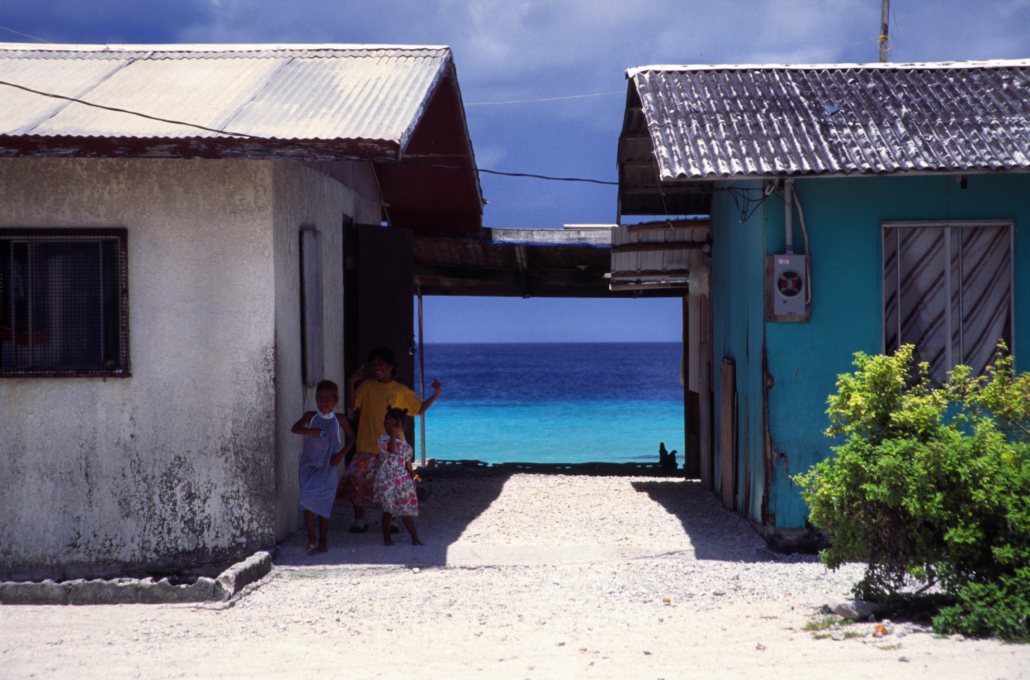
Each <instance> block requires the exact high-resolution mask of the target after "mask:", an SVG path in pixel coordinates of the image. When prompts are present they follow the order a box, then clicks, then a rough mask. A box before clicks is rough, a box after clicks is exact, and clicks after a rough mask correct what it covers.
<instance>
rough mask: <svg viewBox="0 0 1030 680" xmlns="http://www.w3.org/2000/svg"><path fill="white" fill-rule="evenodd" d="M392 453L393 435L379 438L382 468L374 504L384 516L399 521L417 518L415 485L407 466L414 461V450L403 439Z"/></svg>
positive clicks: (376, 477) (379, 471) (376, 480)
mask: <svg viewBox="0 0 1030 680" xmlns="http://www.w3.org/2000/svg"><path fill="white" fill-rule="evenodd" d="M395 448H396V449H397V450H396V451H394V452H393V453H390V452H389V449H390V435H388V434H384V435H383V436H382V437H380V438H379V465H378V467H376V476H375V502H376V503H380V504H382V506H383V512H388V513H390V514H391V515H395V516H398V517H418V497H417V496H416V495H415V482H414V481H412V479H411V475H410V474H408V468H407V466H406V465H405V463H407V461H409V460H411V453H412V451H411V446H410V445H409V444H408V443H407V442H406V441H404V440H403V439H398V440H397V445H396V447H395Z"/></svg>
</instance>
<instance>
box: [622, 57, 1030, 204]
mask: <svg viewBox="0 0 1030 680" xmlns="http://www.w3.org/2000/svg"><path fill="white" fill-rule="evenodd" d="M626 75H627V78H628V79H629V84H628V89H627V96H626V112H625V118H624V122H623V129H622V133H621V134H620V137H619V154H618V164H619V178H620V190H619V204H620V214H622V215H663V214H664V215H678V214H703V213H707V211H708V207H707V206H709V205H710V195H711V193H712V192H713V191H714V182H716V181H734V180H743V179H748V180H750V179H755V180H759V179H771V178H784V177H826V178H830V177H872V176H885V175H889V176H918V175H941V174H991V173H1009V172H1016V173H1022V172H1030V60H1005V61H1002V60H998V61H984V62H942V63H916V64H890V63H888V64H821V65H744V66H740V65H728V66H703V65H687V66H648V67H641V68H634V69H630V70H628V71H627V74H626Z"/></svg>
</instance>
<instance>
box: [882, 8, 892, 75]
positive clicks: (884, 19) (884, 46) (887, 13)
mask: <svg viewBox="0 0 1030 680" xmlns="http://www.w3.org/2000/svg"><path fill="white" fill-rule="evenodd" d="M890 13H891V0H883V5H882V6H881V7H880V40H879V43H880V63H881V64H883V63H886V62H887V17H889V16H890Z"/></svg>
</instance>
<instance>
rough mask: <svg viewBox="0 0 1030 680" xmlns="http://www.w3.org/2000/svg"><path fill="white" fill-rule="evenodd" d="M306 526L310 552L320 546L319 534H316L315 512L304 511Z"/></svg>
mask: <svg viewBox="0 0 1030 680" xmlns="http://www.w3.org/2000/svg"><path fill="white" fill-rule="evenodd" d="M304 526H306V527H307V529H308V552H311V551H312V550H314V549H315V548H317V547H318V536H316V535H315V513H313V512H311V511H310V510H305V511H304Z"/></svg>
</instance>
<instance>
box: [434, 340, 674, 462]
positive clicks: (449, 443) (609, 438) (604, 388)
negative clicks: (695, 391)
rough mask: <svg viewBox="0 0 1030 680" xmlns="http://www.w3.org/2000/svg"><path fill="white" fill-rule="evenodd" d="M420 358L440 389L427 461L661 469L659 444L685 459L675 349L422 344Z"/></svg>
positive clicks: (660, 346)
mask: <svg viewBox="0 0 1030 680" xmlns="http://www.w3.org/2000/svg"><path fill="white" fill-rule="evenodd" d="M424 352H425V367H426V390H427V393H429V394H431V393H432V388H431V387H430V380H431V379H432V378H436V379H438V380H439V381H440V382H441V384H442V385H443V389H442V393H441V396H440V398H439V399H438V400H437V401H436V402H435V403H434V404H433V406H432V408H430V410H429V411H427V412H426V417H425V420H426V455H427V457H429V458H443V459H451V460H454V459H477V460H482V461H485V462H488V463H504V462H526V463H528V462H532V463H584V462H592V461H602V462H628V461H642V462H650V461H654V462H657V460H658V445H659V443H660V442H664V443H665V446H666V448H668V449H669V450H672V449H676V450H677V451H679V452H680V453H678V454H677V459H678V461H679V462H682V460H683V457H682V451H683V386H682V385H681V384H680V382H679V367H680V344H679V343H676V342H672V343H665V342H663V343H539V344H537V343H534V344H467V345H466V344H427V345H426V346H425V348H424ZM415 374H416V380H417V376H418V365H417V355H416V366H415ZM415 391H416V392H418V391H419V390H418V387H417V386H416V387H415ZM415 426H416V430H415V439H416V442H418V439H419V435H418V420H417V419H416V421H415ZM415 448H416V451H419V450H420V449H419V446H418V444H416V447H415Z"/></svg>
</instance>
